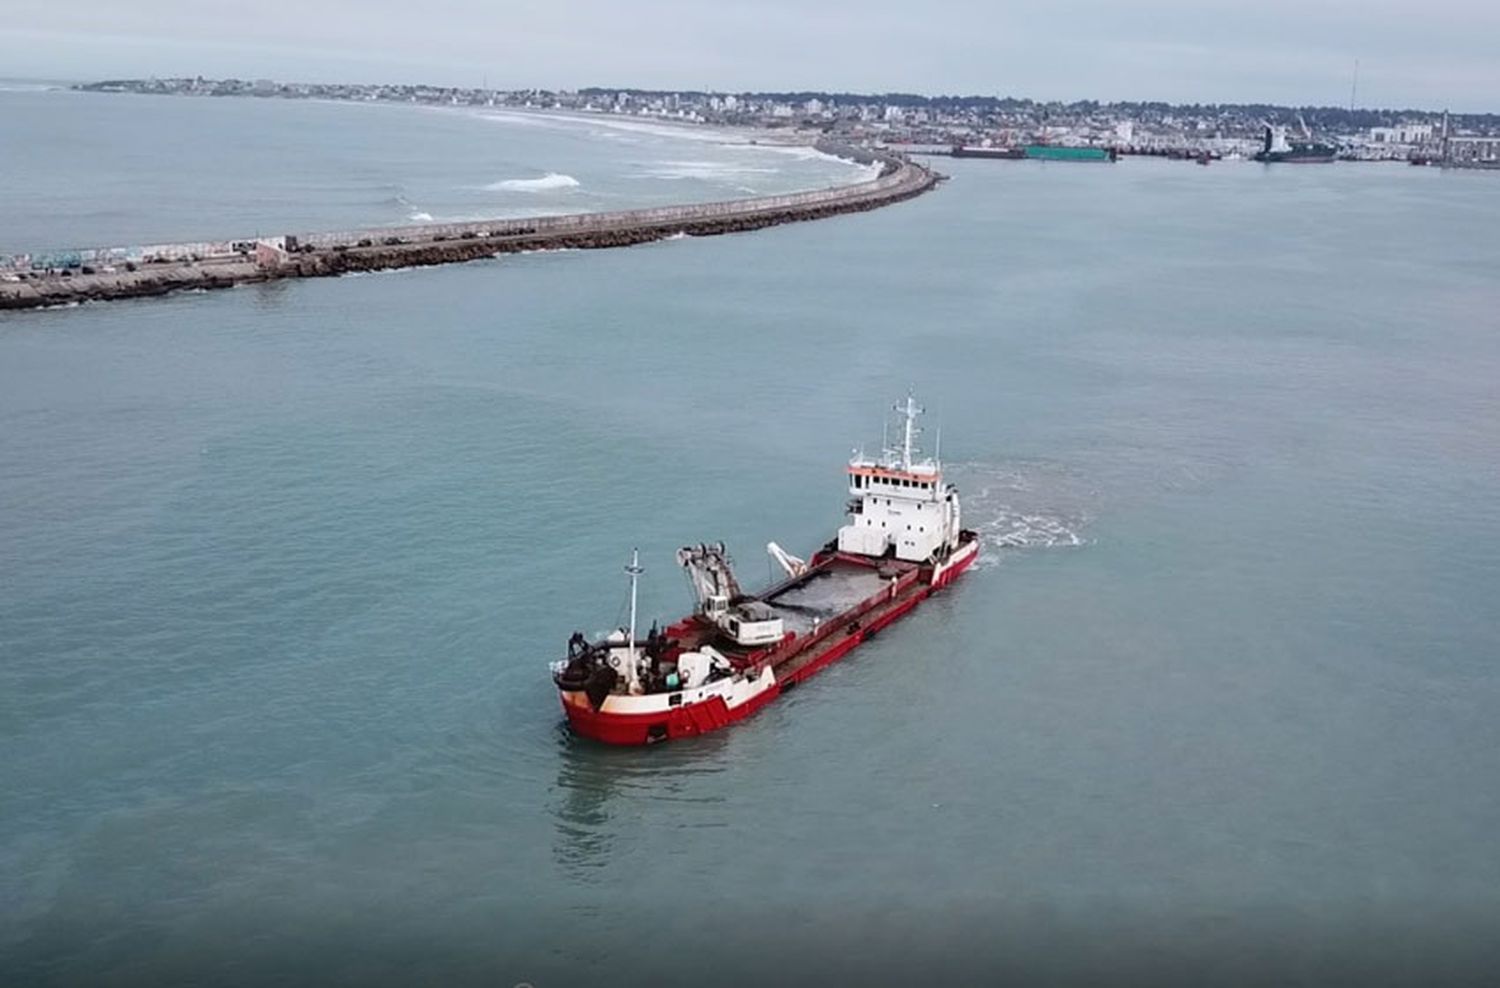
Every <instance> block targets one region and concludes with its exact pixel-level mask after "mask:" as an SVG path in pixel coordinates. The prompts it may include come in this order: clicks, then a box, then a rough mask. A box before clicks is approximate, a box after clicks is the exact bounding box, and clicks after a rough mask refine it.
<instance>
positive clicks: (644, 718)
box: [562, 543, 979, 745]
mask: <svg viewBox="0 0 1500 988" xmlns="http://www.w3.org/2000/svg"><path fill="white" fill-rule="evenodd" d="M977 558H979V552H978V546H977V543H976V544H975V549H974V551H973V552H971V553H969V554H968V555H966V556H964V557H963V558H961V559H959V560H957V561H955V562H954V564H953V565H952V566H951V567H950V568H949V569H946V570H944V571H943V572H942V573H940V574H939V575H938V578H937V579H936V580H935V581H934V582H932V583H931V584H929V585H925V586H922V587H921V588H919V589H917V590H915V591H914V592H912V593H910V594H909V595H908V596H906V597H905V598H903V599H902V600H900V601H899V602H898V603H897V604H896V605H895V606H893V607H890V608H889V609H887V610H885V611H883V612H878V616H876V617H874V618H873V619H871V620H870V622H869V623H868V624H866V625H864V626H862V627H859V626H858V625H856V627H858V630H855V631H853V633H851V634H846V635H841V636H838V637H833V638H830V639H828V640H827V641H825V642H820V643H818V644H817V646H816V647H815V650H814V651H813V653H812V654H811V656H805V657H801V658H799V661H798V662H796V663H795V666H796V668H795V669H792V670H789V671H788V672H787V673H786V674H785V675H781V674H778V675H777V677H776V683H775V684H774V685H773V686H771V688H769V689H767V690H765V691H764V692H762V693H760V694H759V695H757V696H755V697H754V698H753V699H751V700H749V701H747V702H745V703H742V704H740V705H738V706H736V707H730V706H728V705H727V704H726V703H725V702H724V701H723V700H722V699H720V698H718V697H715V698H713V699H711V700H707V701H704V702H700V703H692V704H688V705H685V706H681V707H676V708H674V709H671V710H669V711H665V712H656V713H645V714H618V713H604V712H601V711H596V710H594V709H593V707H591V706H590V705H589V704H588V703H587V702H579V703H572V702H569V701H568V699H567V698H566V697H564V699H563V704H562V706H563V713H564V714H566V715H567V718H568V724H569V726H570V727H571V728H572V729H573V731H574V732H575V733H576V734H578V735H580V736H582V737H586V738H591V739H593V740H595V741H602V742H604V743H606V744H617V745H643V744H652V743H654V742H657V741H669V740H675V739H678V738H688V737H696V736H697V735H700V734H707V733H708V732H710V731H716V730H718V729H719V728H721V727H726V726H728V725H729V724H733V723H734V722H736V721H739V720H744V719H745V718H746V717H749V716H750V715H751V714H753V713H755V712H756V711H758V710H760V709H761V708H762V707H764V706H766V705H767V704H768V703H770V702H771V701H772V700H774V699H776V698H777V697H778V696H780V695H781V694H782V692H783V690H784V689H785V688H786V687H787V686H790V685H794V684H796V683H800V682H802V681H803V680H804V679H807V678H808V677H810V676H812V675H813V674H814V673H816V672H818V671H819V670H820V669H823V668H826V667H827V666H829V665H832V664H833V663H834V662H837V661H838V660H839V659H841V658H843V657H844V656H845V655H848V654H849V653H850V652H852V651H853V650H854V649H855V648H856V647H857V646H858V645H860V644H861V643H863V642H864V641H866V640H867V639H869V638H870V637H872V636H873V635H875V634H876V633H877V632H879V631H880V630H881V629H883V628H885V627H887V626H888V625H890V624H892V623H894V622H895V621H897V620H898V619H900V618H902V617H904V616H906V615H907V614H909V613H911V611H912V610H913V609H915V608H916V606H917V605H918V604H920V603H921V602H922V601H924V600H926V599H927V598H928V597H930V596H932V594H934V593H936V592H937V591H938V590H941V589H942V588H943V587H946V586H948V585H949V584H950V583H952V582H953V581H954V580H956V579H958V578H959V577H960V576H962V575H963V573H964V571H965V570H967V569H968V568H969V567H970V566H971V565H973V563H974V560H975V559H977ZM579 699H580V700H581V699H582V698H581V697H579Z"/></svg>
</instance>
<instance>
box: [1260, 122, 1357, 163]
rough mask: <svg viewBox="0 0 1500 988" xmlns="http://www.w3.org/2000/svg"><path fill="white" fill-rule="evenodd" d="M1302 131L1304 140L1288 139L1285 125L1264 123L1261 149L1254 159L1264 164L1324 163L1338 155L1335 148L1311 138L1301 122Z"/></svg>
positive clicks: (1305, 126) (1310, 134)
mask: <svg viewBox="0 0 1500 988" xmlns="http://www.w3.org/2000/svg"><path fill="white" fill-rule="evenodd" d="M1302 132H1303V134H1304V135H1305V136H1306V138H1307V139H1306V140H1302V141H1289V140H1287V136H1286V128H1285V127H1279V126H1273V125H1272V124H1266V125H1265V137H1264V140H1263V142H1262V144H1261V149H1260V150H1259V151H1257V152H1256V153H1255V160H1256V161H1259V162H1263V163H1265V164H1277V163H1280V164H1288V165H1326V164H1328V163H1329V162H1331V161H1333V160H1334V159H1335V158H1336V157H1337V156H1338V149H1337V148H1334V147H1331V146H1329V145H1327V144H1319V143H1318V142H1317V141H1314V140H1313V139H1312V133H1311V131H1309V130H1308V129H1307V124H1306V123H1303V124H1302Z"/></svg>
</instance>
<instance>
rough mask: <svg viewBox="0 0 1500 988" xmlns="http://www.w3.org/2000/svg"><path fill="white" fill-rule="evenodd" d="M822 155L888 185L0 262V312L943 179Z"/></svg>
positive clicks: (858, 200) (531, 244)
mask: <svg viewBox="0 0 1500 988" xmlns="http://www.w3.org/2000/svg"><path fill="white" fill-rule="evenodd" d="M816 146H817V148H818V150H820V151H823V152H825V153H828V154H833V155H837V156H839V157H843V158H849V159H852V160H855V161H859V162H860V163H861V164H879V165H880V174H879V175H877V176H876V177H875V178H873V179H870V180H867V181H863V182H856V183H852V184H849V185H842V186H835V187H832V188H827V189H817V190H813V191H809V192H796V193H791V194H787V195H779V196H760V197H756V198H750V199H734V200H728V201H723V202H710V203H695V204H691V205H682V206H661V207H655V208H649V209H632V210H623V211H619V212H608V213H575V214H565V215H558V216H544V217H528V218H525V219H495V220H488V221H476V222H469V223H426V224H417V225H410V226H398V227H389V228H384V229H369V230H349V231H342V232H337V233H312V234H287V235H284V236H280V237H271V238H259V239H247V240H238V241H224V242H219V243H212V244H165V245H160V246H155V247H137V248H107V249H98V250H89V251H73V252H62V253H60V254H59V253H54V254H51V255H18V256H15V257H0V309H32V308H43V307H47V306H57V305H69V304H76V303H80V302H92V301H105V300H110V299H124V298H140V297H146V296H154V295H165V294H168V293H170V292H176V291H184V290H189V289H211V288H229V287H233V286H235V285H241V284H252V283H256V282H266V281H275V280H279V279H284V278H317V277H335V276H338V275H342V274H350V273H353V272H360V271H383V270H390V269H394V268H407V267H425V266H431V265H437V264H453V263H459V262H464V261H475V260H480V259H483V258H488V257H495V256H498V255H500V254H513V253H522V252H526V251H539V250H563V249H585V250H588V249H598V248H604V247H625V246H630V245H632V244H641V243H648V242H650V241H654V240H662V239H666V238H668V237H674V236H690V237H703V236H713V235H716V234H722V233H739V232H743V231H748V230H759V229H763V228H765V227H769V226H777V225H780V224H783V223H795V222H800V221H803V220H814V219H822V218H824V217H829V216H836V215H839V214H841V213H853V212H860V211H864V210H869V209H876V208H879V207H880V206H885V205H889V204H891V203H895V202H900V201H902V200H905V199H909V198H911V197H913V196H917V195H920V194H922V193H923V192H926V191H928V190H929V189H931V188H933V187H934V186H935V185H936V184H937V182H938V181H939V180H940V178H941V176H939V175H938V174H937V173H936V172H934V171H932V170H931V169H929V168H926V167H924V166H922V165H920V164H916V163H914V162H912V161H910V160H909V159H907V158H905V157H904V156H898V155H892V154H887V153H882V152H876V151H870V150H867V149H864V148H858V147H852V146H847V145H841V144H832V143H830V142H819V143H818V144H817V145H816Z"/></svg>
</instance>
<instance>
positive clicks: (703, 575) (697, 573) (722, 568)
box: [677, 542, 741, 617]
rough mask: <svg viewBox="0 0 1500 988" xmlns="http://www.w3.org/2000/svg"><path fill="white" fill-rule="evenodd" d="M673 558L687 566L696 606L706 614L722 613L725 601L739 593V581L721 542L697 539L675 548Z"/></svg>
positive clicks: (737, 595) (739, 594)
mask: <svg viewBox="0 0 1500 988" xmlns="http://www.w3.org/2000/svg"><path fill="white" fill-rule="evenodd" d="M677 561H678V562H679V563H681V564H682V568H683V569H685V570H687V574H688V579H689V580H691V581H692V583H693V593H694V594H696V595H697V597H698V607H699V609H700V610H701V611H702V612H703V613H704V614H707V615H708V616H709V617H714V616H715V612H717V613H722V612H723V611H724V609H725V608H727V607H728V606H729V602H730V601H732V600H734V599H735V598H736V597H739V596H741V592H740V581H738V580H736V579H735V578H734V570H733V568H731V567H730V565H729V551H728V550H727V549H725V548H724V543H722V542H700V543H698V544H697V545H685V546H683V547H682V548H681V549H678V550H677Z"/></svg>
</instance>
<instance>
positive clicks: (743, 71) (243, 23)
mask: <svg viewBox="0 0 1500 988" xmlns="http://www.w3.org/2000/svg"><path fill="white" fill-rule="evenodd" d="M0 11H3V20H0V77H11V78H27V77H30V78H54V79H56V78H61V79H93V78H103V77H111V76H147V75H158V76H168V75H205V76H238V77H241V78H274V79H279V80H296V81H314V82H335V81H351V82H432V83H437V84H445V85H472V86H478V85H481V84H482V83H483V82H485V81H486V80H487V81H488V83H489V84H490V85H491V86H494V87H497V88H521V87H528V86H541V87H546V88H575V87H578V86H587V85H600V86H640V87H650V88H679V89H688V88H693V89H718V90H728V91H742V90H768V89H769V90H782V89H785V90H798V89H820V90H851V91H857V92H887V91H893V90H899V91H906V92H920V93H928V94H938V93H965V94H968V93H979V94H996V95H1012V96H1029V97H1032V98H1036V99H1062V100H1071V99H1100V100H1106V101H1107V100H1112V99H1160V100H1167V101H1172V102H1256V101H1266V102H1276V103H1290V104H1316V105H1323V104H1335V105H1343V104H1347V103H1348V101H1349V90H1350V82H1351V79H1352V76H1353V71H1354V62H1355V59H1356V58H1357V59H1359V63H1360V69H1359V93H1358V102H1359V104H1360V105H1362V106H1380V107H1406V106H1412V107H1427V108H1442V107H1451V108H1453V109H1455V110H1468V111H1500V0H1424V2H1422V3H1417V2H1404V3H1396V2H1390V0H1360V2H1355V0H1242V2H1224V0H1139V2H1135V3H1116V2H1108V0H1081V2H1068V0H1059V2H1052V3H1048V2H1042V0H1020V2H1008V0H989V2H983V0H861V2H859V3H843V2H826V0H552V2H547V3H514V2H502V0H416V2H414V0H243V2H235V3H228V2H222V0H194V2H185V0H137V2H127V0H4V3H3V7H0Z"/></svg>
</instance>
